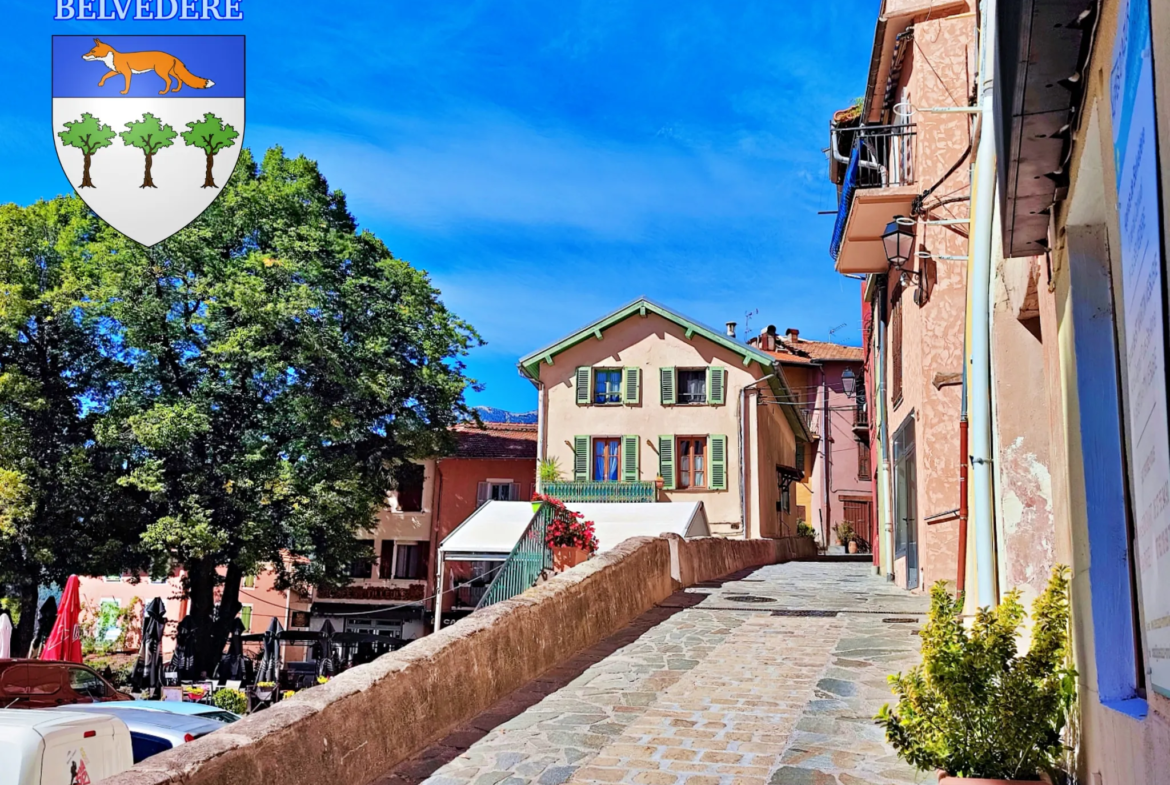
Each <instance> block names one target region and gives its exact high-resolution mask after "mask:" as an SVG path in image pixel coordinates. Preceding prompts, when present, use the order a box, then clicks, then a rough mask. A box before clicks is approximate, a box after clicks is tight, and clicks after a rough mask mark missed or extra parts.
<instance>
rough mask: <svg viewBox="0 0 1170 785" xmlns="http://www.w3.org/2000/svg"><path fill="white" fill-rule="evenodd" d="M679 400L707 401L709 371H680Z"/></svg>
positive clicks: (684, 401) (683, 401)
mask: <svg viewBox="0 0 1170 785" xmlns="http://www.w3.org/2000/svg"><path fill="white" fill-rule="evenodd" d="M678 402H679V403H706V402H707V371H706V369H702V370H697V371H695V370H683V369H679V372H678Z"/></svg>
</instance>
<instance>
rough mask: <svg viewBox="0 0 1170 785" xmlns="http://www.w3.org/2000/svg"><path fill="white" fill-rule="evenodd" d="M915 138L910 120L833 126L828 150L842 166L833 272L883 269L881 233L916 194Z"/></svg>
mask: <svg viewBox="0 0 1170 785" xmlns="http://www.w3.org/2000/svg"><path fill="white" fill-rule="evenodd" d="M916 138H917V137H916V131H915V126H914V124H912V123H905V124H898V125H868V126H861V127H858V128H849V129H839V128H836V127H834V128H832V140H831V145H830V155H832V156H833V157H834V160H835V162H836V163H838V164H843V165H844V166H845V169H844V172H843V175H842V176H841V181H840V183H839V185H840V187H841V191H840V201H839V203H838V206H837V223H836V225H835V226H834V228H833V239H832V242H831V243H830V246H829V253H830V254H831V255H832V257H833V258H834V259H835V260H836V267H837V272H840V273H877V272H885V271H886V269H887V268H888V262H887V261H886V254H885V250H884V249H883V247H882V233H883V232H884V231H885V228H886V225H887V224H889V223H890V222H891V221H892V220H894V217H895V216H897V215H907V216H908V215H910V214H911V211H912V210H911V208H912V204H913V201H914V198H915V196H917V194H918V186H917V183H916V175H915V140H916ZM842 148H844V149H848V151H849V152H848V155H845V154H844V153H843V152H842Z"/></svg>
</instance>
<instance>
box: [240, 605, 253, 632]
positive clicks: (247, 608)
mask: <svg viewBox="0 0 1170 785" xmlns="http://www.w3.org/2000/svg"><path fill="white" fill-rule="evenodd" d="M240 621H241V622H243V623H244V632H251V631H252V606H251V605H243V606H241V607H240Z"/></svg>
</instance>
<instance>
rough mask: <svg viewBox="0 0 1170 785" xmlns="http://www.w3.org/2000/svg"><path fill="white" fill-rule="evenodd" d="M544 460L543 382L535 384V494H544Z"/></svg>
mask: <svg viewBox="0 0 1170 785" xmlns="http://www.w3.org/2000/svg"><path fill="white" fill-rule="evenodd" d="M543 460H544V382H540V381H538V382H537V383H536V492H537V493H544V483H543V482H542V481H541V478H540V462H541V461H543Z"/></svg>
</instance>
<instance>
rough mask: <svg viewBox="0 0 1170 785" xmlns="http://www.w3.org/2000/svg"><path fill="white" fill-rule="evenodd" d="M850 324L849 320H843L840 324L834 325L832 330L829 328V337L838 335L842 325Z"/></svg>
mask: <svg viewBox="0 0 1170 785" xmlns="http://www.w3.org/2000/svg"><path fill="white" fill-rule="evenodd" d="M848 326H849V322H841V323H840V324H839V325H837V326H836V327H834V328H833V329H832V330H829V337H830V338H835V337H837V331H838V330H840V329H841V328H842V327H848Z"/></svg>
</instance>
